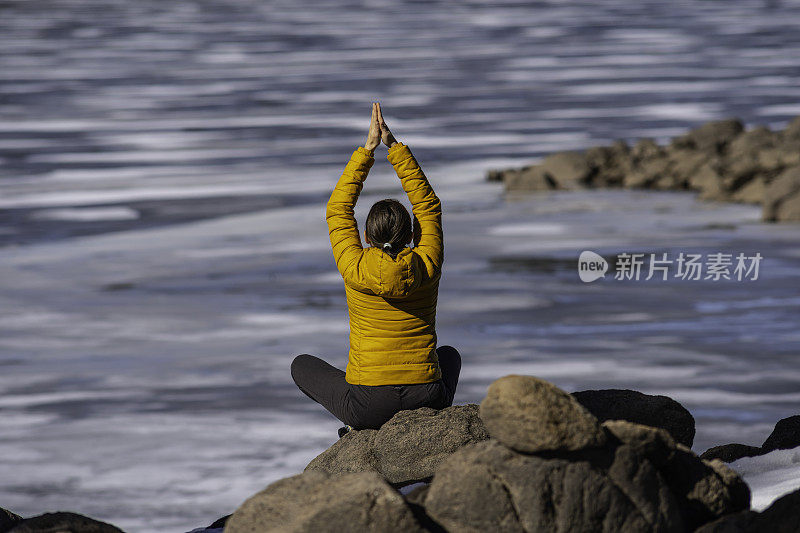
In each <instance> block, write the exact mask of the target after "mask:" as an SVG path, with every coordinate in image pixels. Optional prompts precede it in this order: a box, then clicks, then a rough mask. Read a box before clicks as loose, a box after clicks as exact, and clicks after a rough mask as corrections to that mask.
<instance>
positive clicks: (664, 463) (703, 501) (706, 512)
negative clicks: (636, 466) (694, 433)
mask: <svg viewBox="0 0 800 533" xmlns="http://www.w3.org/2000/svg"><path fill="white" fill-rule="evenodd" d="M603 427H605V428H606V429H608V430H609V431H610V432H611V433H612V434H613V435H614V437H616V438H617V439H618V440H619V441H620V442H621V443H623V444H625V445H626V446H627V447H629V448H630V449H632V450H633V451H634V452H635V453H636V454H637V455H638V456H640V457H644V458H646V460H647V461H648V462H649V463H651V464H652V465H653V466H654V467H655V468H656V469H657V470H658V472H659V474H660V475H661V477H662V478H663V479H664V481H665V482H666V483H667V485H668V486H669V488H670V491H671V492H672V494H673V495H674V496H675V497H676V499H677V501H678V503H679V507H680V512H681V517H682V521H683V523H684V524H685V525H686V526H689V527H692V528H693V527H697V526H699V525H701V524H704V523H706V522H708V521H710V520H714V519H716V518H717V517H719V516H722V515H724V514H728V513H732V512H737V511H740V510H744V509H748V508H749V507H750V489H749V488H748V487H747V485H746V484H745V483H744V481H742V479H741V478H740V477H739V475H738V474H737V473H736V472H734V471H733V470H731V469H730V468H728V467H727V466H725V465H724V464H723V463H722V462H721V461H703V460H701V459H700V458H698V457H697V456H696V455H695V454H694V452H692V450H691V449H689V448H688V447H686V446H684V445H683V444H680V443H676V442H675V441H674V440H673V439H672V437H671V436H670V435H669V433H667V432H666V431H665V430H663V429H659V428H654V427H650V426H643V425H641V424H635V423H632V422H627V421H624V420H609V421H606V422H604V423H603Z"/></svg>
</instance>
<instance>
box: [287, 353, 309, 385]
mask: <svg viewBox="0 0 800 533" xmlns="http://www.w3.org/2000/svg"><path fill="white" fill-rule="evenodd" d="M312 357H313V356H312V355H309V354H307V353H301V354H300V355H298V356H297V357H295V358H294V359H293V360H292V365H291V367H290V371H291V374H292V379H293V380H295V381H297V378H298V377H299V376H300V373H301V371H302V369H303V368H304V367H305V366H306V365H307V363H308V361H309V359H311V358H312Z"/></svg>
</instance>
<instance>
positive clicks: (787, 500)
mask: <svg viewBox="0 0 800 533" xmlns="http://www.w3.org/2000/svg"><path fill="white" fill-rule="evenodd" d="M798 531H800V490H798V491H795V492H791V493H789V494H786V495H785V496H782V497H781V498H779V499H777V500H775V501H774V502H773V503H772V505H770V506H769V507H768V508H766V509H765V510H764V511H762V512H760V513H757V512H755V511H742V512H739V513H735V514H731V515H727V516H723V517H722V518H720V519H718V520H716V521H714V522H711V523H709V524H706V525H704V526H703V527H701V528H699V529H697V530H696V531H695V533H766V532H769V533H797V532H798Z"/></svg>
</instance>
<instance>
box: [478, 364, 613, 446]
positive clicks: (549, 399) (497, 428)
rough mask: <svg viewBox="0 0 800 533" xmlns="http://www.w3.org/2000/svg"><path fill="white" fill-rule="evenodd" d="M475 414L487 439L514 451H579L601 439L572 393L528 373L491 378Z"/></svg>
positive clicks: (594, 423) (599, 443)
mask: <svg viewBox="0 0 800 533" xmlns="http://www.w3.org/2000/svg"><path fill="white" fill-rule="evenodd" d="M480 417H481V419H482V420H483V422H484V424H486V428H487V429H488V430H489V434H490V435H491V436H492V437H493V438H495V439H497V440H498V441H500V442H501V443H503V444H505V445H506V446H508V447H509V448H513V449H514V450H517V451H520V452H526V453H533V452H542V451H556V450H567V451H572V450H581V449H583V448H589V447H596V446H602V445H603V444H605V440H606V439H605V433H604V432H603V431H602V429H601V427H600V424H599V422H598V420H597V418H595V417H594V416H593V415H592V414H591V413H590V412H589V411H587V410H586V409H585V408H584V407H583V406H582V405H581V404H580V403H578V401H577V400H576V399H575V398H574V397H572V396H571V395H569V394H567V393H566V392H564V391H563V390H561V389H559V388H558V387H556V386H555V385H553V384H552V383H549V382H547V381H544V380H542V379H539V378H536V377H533V376H521V375H515V374H512V375H508V376H505V377H502V378H500V379H497V380H495V381H494V382H492V384H491V385H489V390H488V391H487V394H486V398H484V399H483V401H482V402H481V405H480Z"/></svg>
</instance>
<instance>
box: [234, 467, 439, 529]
mask: <svg viewBox="0 0 800 533" xmlns="http://www.w3.org/2000/svg"><path fill="white" fill-rule="evenodd" d="M255 531H257V532H259V533H268V532H271V531H274V532H282V533H283V532H308V533H312V532H313V533H326V532H331V533H338V532H340V531H373V532H384V531H410V532H422V531H424V530H423V529H422V527H421V526H420V524H419V522H418V521H417V519H416V518H415V517H414V513H413V512H412V510H411V509H410V508H409V506H408V505H407V504H406V502H405V500H404V499H403V496H402V495H401V494H400V493H399V492H397V491H396V490H395V489H393V488H392V487H391V486H390V485H389V484H388V483H386V481H385V480H384V479H383V478H381V477H380V476H379V475H378V474H377V473H375V472H359V473H354V474H342V475H335V476H329V475H328V474H325V473H324V472H317V471H311V472H305V473H303V474H300V475H297V476H293V477H289V478H285V479H281V480H279V481H276V482H275V483H273V484H271V485H269V486H268V487H267V488H265V489H264V490H262V491H261V492H259V493H257V494H255V495H254V496H251V497H250V498H248V499H247V500H246V501H245V502H244V503H243V504H242V505H241V506H240V507H239V508H238V509H236V511H235V512H234V513H233V515H231V517H230V518H229V519H228V522H227V524H226V526H225V533H243V532H247V533H252V532H255Z"/></svg>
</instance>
